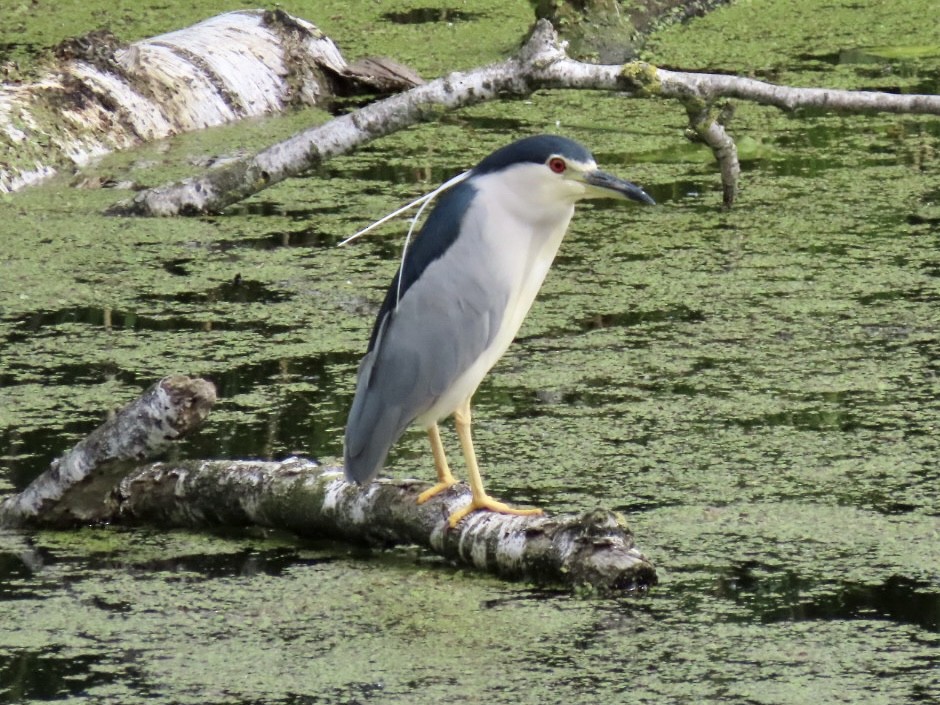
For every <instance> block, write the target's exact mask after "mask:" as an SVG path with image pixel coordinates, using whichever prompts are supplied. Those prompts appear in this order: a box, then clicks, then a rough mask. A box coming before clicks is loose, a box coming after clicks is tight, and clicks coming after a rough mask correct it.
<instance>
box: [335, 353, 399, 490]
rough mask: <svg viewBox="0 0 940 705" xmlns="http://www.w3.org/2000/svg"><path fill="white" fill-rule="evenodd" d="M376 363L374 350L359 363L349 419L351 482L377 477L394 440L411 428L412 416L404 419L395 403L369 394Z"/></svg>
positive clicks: (347, 467)
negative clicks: (409, 426) (374, 363)
mask: <svg viewBox="0 0 940 705" xmlns="http://www.w3.org/2000/svg"><path fill="white" fill-rule="evenodd" d="M373 362H374V351H373V352H370V353H368V354H367V355H366V356H365V357H364V358H363V360H362V364H361V365H360V366H359V379H358V381H357V384H356V396H355V398H354V399H353V403H352V407H351V408H350V410H349V418H348V419H347V421H346V435H345V438H344V443H343V463H344V467H345V471H346V479H347V480H348V481H349V482H356V483H358V484H366V483H368V482H371V481H372V480H374V479H375V476H376V475H378V474H379V471H380V470H381V469H382V466H383V465H384V464H385V458H386V457H387V456H388V452H389V451H390V450H391V448H392V446H393V445H395V442H396V441H397V440H398V439H399V438H400V437H401V435H402V433H404V432H405V429H406V428H407V427H408V424H409V422H410V419H402V418H400V417H401V410H400V409H399V408H397V406H396V405H395V404H389V403H388V402H387V401H384V403H383V401H382V400H380V399H377V398H376V396H375V395H372V394H367V393H366V391H367V389H368V386H369V380H370V377H371V372H372V364H373Z"/></svg>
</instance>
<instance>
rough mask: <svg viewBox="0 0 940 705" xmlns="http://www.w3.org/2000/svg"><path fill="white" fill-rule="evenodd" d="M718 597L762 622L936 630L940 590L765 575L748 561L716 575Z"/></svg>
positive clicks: (903, 581) (915, 584)
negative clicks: (879, 623)
mask: <svg viewBox="0 0 940 705" xmlns="http://www.w3.org/2000/svg"><path fill="white" fill-rule="evenodd" d="M718 594H719V595H720V596H722V597H725V598H729V599H732V600H734V601H735V602H736V603H738V604H741V605H744V606H746V607H748V609H749V610H751V611H752V612H753V613H754V614H755V615H756V616H758V617H759V618H760V619H761V621H763V622H765V623H774V622H791V621H808V620H834V619H884V620H890V621H893V622H896V623H898V624H912V625H915V626H917V627H920V628H922V629H926V630H928V631H931V632H940V586H938V585H935V584H930V583H927V582H923V581H919V580H915V579H913V578H910V577H908V576H903V575H893V576H891V577H889V578H887V579H886V580H885V581H884V582H881V583H877V584H863V583H854V582H848V581H846V582H843V583H839V584H834V585H833V584H829V583H819V582H818V581H817V580H816V579H815V578H811V577H806V576H801V575H798V574H796V573H792V572H789V571H783V572H780V573H773V572H771V573H768V572H767V569H766V568H765V567H763V566H761V565H760V564H758V563H757V562H756V561H751V562H746V563H742V564H738V565H737V566H735V567H734V568H732V570H731V571H729V572H728V573H727V574H725V575H723V576H721V577H720V578H719V582H718Z"/></svg>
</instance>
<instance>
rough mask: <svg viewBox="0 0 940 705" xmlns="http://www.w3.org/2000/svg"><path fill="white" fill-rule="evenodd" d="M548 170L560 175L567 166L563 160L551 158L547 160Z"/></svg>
mask: <svg viewBox="0 0 940 705" xmlns="http://www.w3.org/2000/svg"><path fill="white" fill-rule="evenodd" d="M548 168H549V169H551V170H552V171H554V172H555V173H556V174H561V173H564V171H565V169H567V168H568V165H567V164H565V160H564V159H562V158H561V157H552V158H551V159H549V160H548Z"/></svg>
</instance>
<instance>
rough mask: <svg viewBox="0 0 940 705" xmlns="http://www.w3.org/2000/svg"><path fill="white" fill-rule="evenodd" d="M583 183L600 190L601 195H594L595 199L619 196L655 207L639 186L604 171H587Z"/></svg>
mask: <svg viewBox="0 0 940 705" xmlns="http://www.w3.org/2000/svg"><path fill="white" fill-rule="evenodd" d="M584 183H586V184H588V185H589V186H593V187H594V188H596V189H600V190H601V193H597V194H596V195H597V197H604V196H607V197H613V196H621V197H622V198H629V199H630V200H631V201H639V202H640V203H646V204H647V205H650V206H655V205H656V201H654V200H653V199H652V198H650V196H649V194H648V193H646V191H644V190H643V189H641V188H640V187H639V186H637V185H636V184H631V183H630V182H629V181H624V180H623V179H620V178H618V177H616V176H614V175H613V174H608V173H607V172H606V171H589V172H588V173H586V174H585V175H584Z"/></svg>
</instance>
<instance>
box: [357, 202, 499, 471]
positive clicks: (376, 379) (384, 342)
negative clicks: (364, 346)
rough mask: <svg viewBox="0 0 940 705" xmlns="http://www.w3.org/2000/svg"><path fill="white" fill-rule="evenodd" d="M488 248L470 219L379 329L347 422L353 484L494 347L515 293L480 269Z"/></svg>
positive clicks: (364, 362)
mask: <svg viewBox="0 0 940 705" xmlns="http://www.w3.org/2000/svg"><path fill="white" fill-rule="evenodd" d="M422 237H423V235H422ZM481 248H485V245H484V244H483V241H482V239H481V238H480V237H479V230H478V226H477V225H476V219H474V218H467V219H465V221H464V228H463V231H462V232H461V236H460V240H459V241H458V242H456V243H454V244H453V245H452V247H451V248H450V249H449V250H448V256H447V257H442V258H438V259H436V260H434V261H432V262H431V263H430V264H428V265H427V266H426V267H425V269H424V270H423V271H422V273H421V276H420V278H418V279H417V281H415V282H414V283H413V284H412V285H411V286H410V287H409V288H408V290H407V291H406V292H405V293H404V294H403V295H402V298H401V301H400V302H399V305H398V307H397V309H396V308H395V307H389V309H388V310H387V311H386V312H385V314H384V320H380V321H379V323H378V324H377V329H376V332H375V336H374V342H373V346H372V349H371V350H370V351H369V352H368V353H367V354H366V356H365V357H364V358H363V360H362V362H361V364H360V366H359V377H358V380H357V383H356V395H355V399H354V400H353V404H352V408H351V409H350V412H349V420H348V422H347V424H346V439H345V441H346V442H345V452H344V454H345V466H346V476H347V478H348V479H350V480H354V481H356V482H368V481H369V480H371V479H372V478H374V477H375V476H376V475H377V474H378V472H379V470H380V469H381V467H382V465H383V463H384V462H385V458H386V456H387V455H388V451H389V450H390V449H391V447H392V445H394V443H395V442H396V441H397V440H398V439H399V437H400V436H401V434H402V433H404V431H405V429H407V428H408V426H409V425H411V423H412V422H413V421H414V420H415V418H417V417H418V416H420V415H421V414H423V413H424V412H426V411H428V410H429V409H430V408H431V407H432V406H433V405H434V404H435V402H436V401H437V400H438V398H439V397H440V396H441V395H442V394H443V393H444V392H445V391H446V390H447V389H448V388H449V387H450V385H451V384H453V383H454V382H455V381H456V380H457V378H458V377H460V375H461V374H462V373H463V372H465V371H466V370H467V368H469V367H470V365H472V364H473V362H474V361H475V360H476V359H477V358H478V357H479V355H480V354H481V353H482V352H483V351H484V350H485V349H486V348H487V347H488V346H489V345H490V343H492V341H493V338H494V337H495V335H496V333H497V331H498V330H499V326H500V323H501V321H502V316H503V312H504V310H505V306H506V301H507V300H508V297H509V290H508V288H507V287H506V286H505V285H504V284H501V283H500V282H499V281H498V280H497V279H496V278H494V277H493V276H492V272H491V270H489V269H488V268H486V267H485V266H480V263H485V262H486V261H487V257H486V253H485V252H484V251H481ZM393 286H394V284H393Z"/></svg>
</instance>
